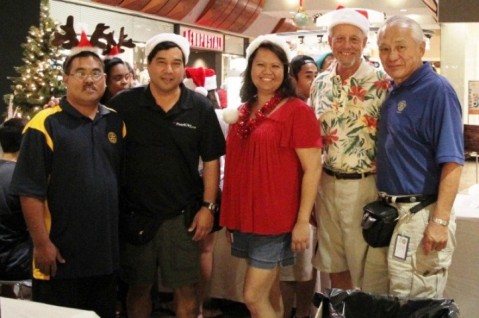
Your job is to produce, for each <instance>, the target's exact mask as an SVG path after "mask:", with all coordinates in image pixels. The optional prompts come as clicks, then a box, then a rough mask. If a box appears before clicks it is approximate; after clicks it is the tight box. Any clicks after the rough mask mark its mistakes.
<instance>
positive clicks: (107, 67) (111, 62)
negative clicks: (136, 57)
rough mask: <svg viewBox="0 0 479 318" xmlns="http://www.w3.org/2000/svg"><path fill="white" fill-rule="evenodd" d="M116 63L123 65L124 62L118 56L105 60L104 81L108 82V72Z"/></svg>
mask: <svg viewBox="0 0 479 318" xmlns="http://www.w3.org/2000/svg"><path fill="white" fill-rule="evenodd" d="M118 64H123V65H125V64H126V63H125V62H123V60H122V59H121V58H119V57H112V58H111V59H108V60H105V74H106V82H107V83H108V80H109V79H110V72H111V70H112V69H113V67H114V66H115V65H118Z"/></svg>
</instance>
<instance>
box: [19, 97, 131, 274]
mask: <svg viewBox="0 0 479 318" xmlns="http://www.w3.org/2000/svg"><path fill="white" fill-rule="evenodd" d="M125 134H126V130H125V126H124V124H123V122H122V120H121V118H120V117H119V116H118V114H117V113H116V112H114V111H113V110H111V109H108V108H106V107H105V106H102V105H100V106H99V110H98V113H97V115H96V117H95V118H94V119H93V120H92V119H90V118H88V117H85V116H83V115H82V114H80V113H79V112H78V111H77V110H76V109H75V108H73V107H72V106H71V105H70V104H69V103H68V102H67V100H66V99H65V98H63V99H62V100H61V101H60V105H59V106H55V107H52V108H49V109H45V110H42V111H41V112H40V113H38V114H37V115H36V116H35V117H34V118H33V119H32V120H31V121H30V122H29V123H28V125H27V126H26V128H25V130H24V137H23V142H22V147H21V150H20V156H19V158H18V162H17V165H16V169H15V171H14V175H13V179H12V184H11V189H12V191H13V192H14V193H17V194H18V195H20V196H27V197H35V198H39V199H42V200H45V201H46V204H45V213H44V215H45V218H46V223H47V226H50V223H51V228H50V239H51V241H52V242H53V243H54V244H55V245H56V247H57V248H58V249H59V251H60V253H61V254H62V255H63V257H64V258H65V260H66V263H65V264H58V272H57V275H56V276H55V278H81V277H90V276H97V275H108V274H111V273H113V272H114V271H116V270H118V268H119V251H118V250H119V249H118V244H119V243H118V242H119V241H118V215H119V203H118V198H119V177H120V173H121V167H122V160H123V157H122V156H123V145H124V144H123V140H124V136H125ZM50 221H51V222H50ZM38 278H39V277H38Z"/></svg>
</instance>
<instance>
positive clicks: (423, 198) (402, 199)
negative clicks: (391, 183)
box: [379, 192, 437, 213]
mask: <svg viewBox="0 0 479 318" xmlns="http://www.w3.org/2000/svg"><path fill="white" fill-rule="evenodd" d="M379 198H381V199H382V200H384V201H385V202H387V203H417V205H415V206H413V207H412V208H411V209H409V211H411V213H416V212H419V211H420V210H422V209H424V208H425V207H427V206H428V205H430V204H433V203H434V202H436V201H437V195H435V194H427V195H425V194H411V195H391V194H386V193H381V192H380V193H379Z"/></svg>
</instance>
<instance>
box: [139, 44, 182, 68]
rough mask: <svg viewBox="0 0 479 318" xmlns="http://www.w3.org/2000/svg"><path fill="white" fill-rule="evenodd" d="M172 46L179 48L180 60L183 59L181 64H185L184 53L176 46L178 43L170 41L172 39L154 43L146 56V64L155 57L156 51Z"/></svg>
mask: <svg viewBox="0 0 479 318" xmlns="http://www.w3.org/2000/svg"><path fill="white" fill-rule="evenodd" d="M174 47H177V48H179V49H180V51H181V56H182V60H183V65H185V64H186V63H185V53H184V52H183V50H182V49H181V48H180V47H179V46H178V44H176V43H175V42H172V41H164V42H160V43H158V44H157V45H155V47H154V48H153V49H152V50H151V52H150V54H148V56H147V59H148V64H150V63H151V60H153V58H154V57H155V55H156V53H158V51H164V50H169V49H172V48H174Z"/></svg>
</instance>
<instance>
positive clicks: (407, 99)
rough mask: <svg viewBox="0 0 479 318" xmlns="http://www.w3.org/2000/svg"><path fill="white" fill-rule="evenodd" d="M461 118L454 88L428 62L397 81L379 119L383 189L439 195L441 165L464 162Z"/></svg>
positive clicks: (380, 175) (380, 182) (380, 179)
mask: <svg viewBox="0 0 479 318" xmlns="http://www.w3.org/2000/svg"><path fill="white" fill-rule="evenodd" d="M461 117H462V109H461V105H460V103H459V100H458V98H457V95H456V93H455V91H454V89H453V88H452V86H451V85H450V84H449V83H448V81H447V80H446V79H445V78H444V77H442V76H440V75H439V74H437V73H435V72H434V71H433V70H432V68H431V66H430V65H429V64H428V63H424V64H423V66H422V67H421V68H419V69H418V70H416V72H414V73H413V74H412V75H411V77H410V78H409V79H407V80H406V81H404V82H403V83H401V85H400V86H396V85H394V86H393V87H392V90H391V92H390V93H389V95H388V98H387V99H386V101H385V103H384V106H383V109H382V111H381V120H380V123H379V134H378V161H377V162H378V164H377V168H378V170H377V172H378V173H377V186H378V189H379V190H380V191H384V192H386V193H388V194H396V195H403V194H430V195H431V194H432V195H437V194H438V188H439V182H440V176H441V165H442V164H444V163H447V162H454V163H457V164H461V165H462V164H464V140H463V133H462V119H461Z"/></svg>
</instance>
